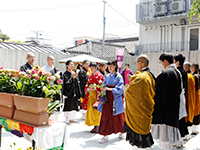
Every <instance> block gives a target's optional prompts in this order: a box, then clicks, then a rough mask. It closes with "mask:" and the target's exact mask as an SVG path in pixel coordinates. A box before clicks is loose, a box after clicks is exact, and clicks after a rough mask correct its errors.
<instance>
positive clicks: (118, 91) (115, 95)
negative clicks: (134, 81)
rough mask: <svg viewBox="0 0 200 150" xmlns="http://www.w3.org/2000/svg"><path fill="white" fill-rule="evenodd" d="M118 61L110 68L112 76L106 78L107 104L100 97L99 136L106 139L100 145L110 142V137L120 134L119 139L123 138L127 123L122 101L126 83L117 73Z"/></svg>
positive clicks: (104, 89) (103, 98)
mask: <svg viewBox="0 0 200 150" xmlns="http://www.w3.org/2000/svg"><path fill="white" fill-rule="evenodd" d="M117 69H118V65H117V61H113V62H112V63H111V66H110V71H111V72H110V74H108V75H107V76H106V77H105V80H104V83H103V84H104V85H106V87H105V88H103V89H102V90H103V91H106V98H107V101H108V102H107V103H105V104H102V103H101V101H104V102H105V101H106V100H105V97H100V99H99V101H100V103H99V105H98V110H99V111H100V112H101V113H102V115H101V121H100V127H99V132H98V133H99V134H100V135H103V136H104V137H103V138H102V139H101V140H100V141H99V142H100V143H105V142H108V135H110V134H112V133H115V134H116V133H118V132H120V134H119V138H123V132H122V127H123V125H124V121H125V115H124V106H123V100H122V94H123V87H124V81H123V78H122V76H121V74H120V73H118V72H117Z"/></svg>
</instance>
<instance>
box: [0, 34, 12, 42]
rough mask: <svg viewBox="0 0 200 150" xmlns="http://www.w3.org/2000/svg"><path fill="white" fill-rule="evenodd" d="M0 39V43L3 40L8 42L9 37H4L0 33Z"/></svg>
mask: <svg viewBox="0 0 200 150" xmlns="http://www.w3.org/2000/svg"><path fill="white" fill-rule="evenodd" d="M0 39H1V40H2V41H5V40H9V39H10V37H9V36H8V35H6V34H2V33H0Z"/></svg>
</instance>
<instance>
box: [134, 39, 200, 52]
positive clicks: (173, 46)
mask: <svg viewBox="0 0 200 150" xmlns="http://www.w3.org/2000/svg"><path fill="white" fill-rule="evenodd" d="M199 45H200V41H197V40H193V41H190V42H189V41H185V42H171V43H162V44H160V43H152V44H141V45H138V46H137V47H136V48H135V55H140V54H143V53H153V52H154V53H156V52H176V51H189V50H190V51H198V50H200V46H199Z"/></svg>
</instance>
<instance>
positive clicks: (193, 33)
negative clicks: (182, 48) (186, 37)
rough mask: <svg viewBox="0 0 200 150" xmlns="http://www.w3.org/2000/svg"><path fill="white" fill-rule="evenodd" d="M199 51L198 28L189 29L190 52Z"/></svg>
mask: <svg viewBox="0 0 200 150" xmlns="http://www.w3.org/2000/svg"><path fill="white" fill-rule="evenodd" d="M198 49H199V28H195V29H190V50H198Z"/></svg>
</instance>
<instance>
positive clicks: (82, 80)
mask: <svg viewBox="0 0 200 150" xmlns="http://www.w3.org/2000/svg"><path fill="white" fill-rule="evenodd" d="M89 65H90V62H89V61H88V60H84V61H83V67H82V69H81V70H80V71H79V73H78V77H79V79H80V87H81V92H82V97H81V98H80V102H79V106H80V108H81V109H82V106H81V105H82V102H83V99H84V98H85V86H86V83H87V80H88V77H89V74H88V73H87V72H88V70H89ZM85 115H86V112H85V111H84V110H82V117H81V119H83V120H85Z"/></svg>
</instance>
